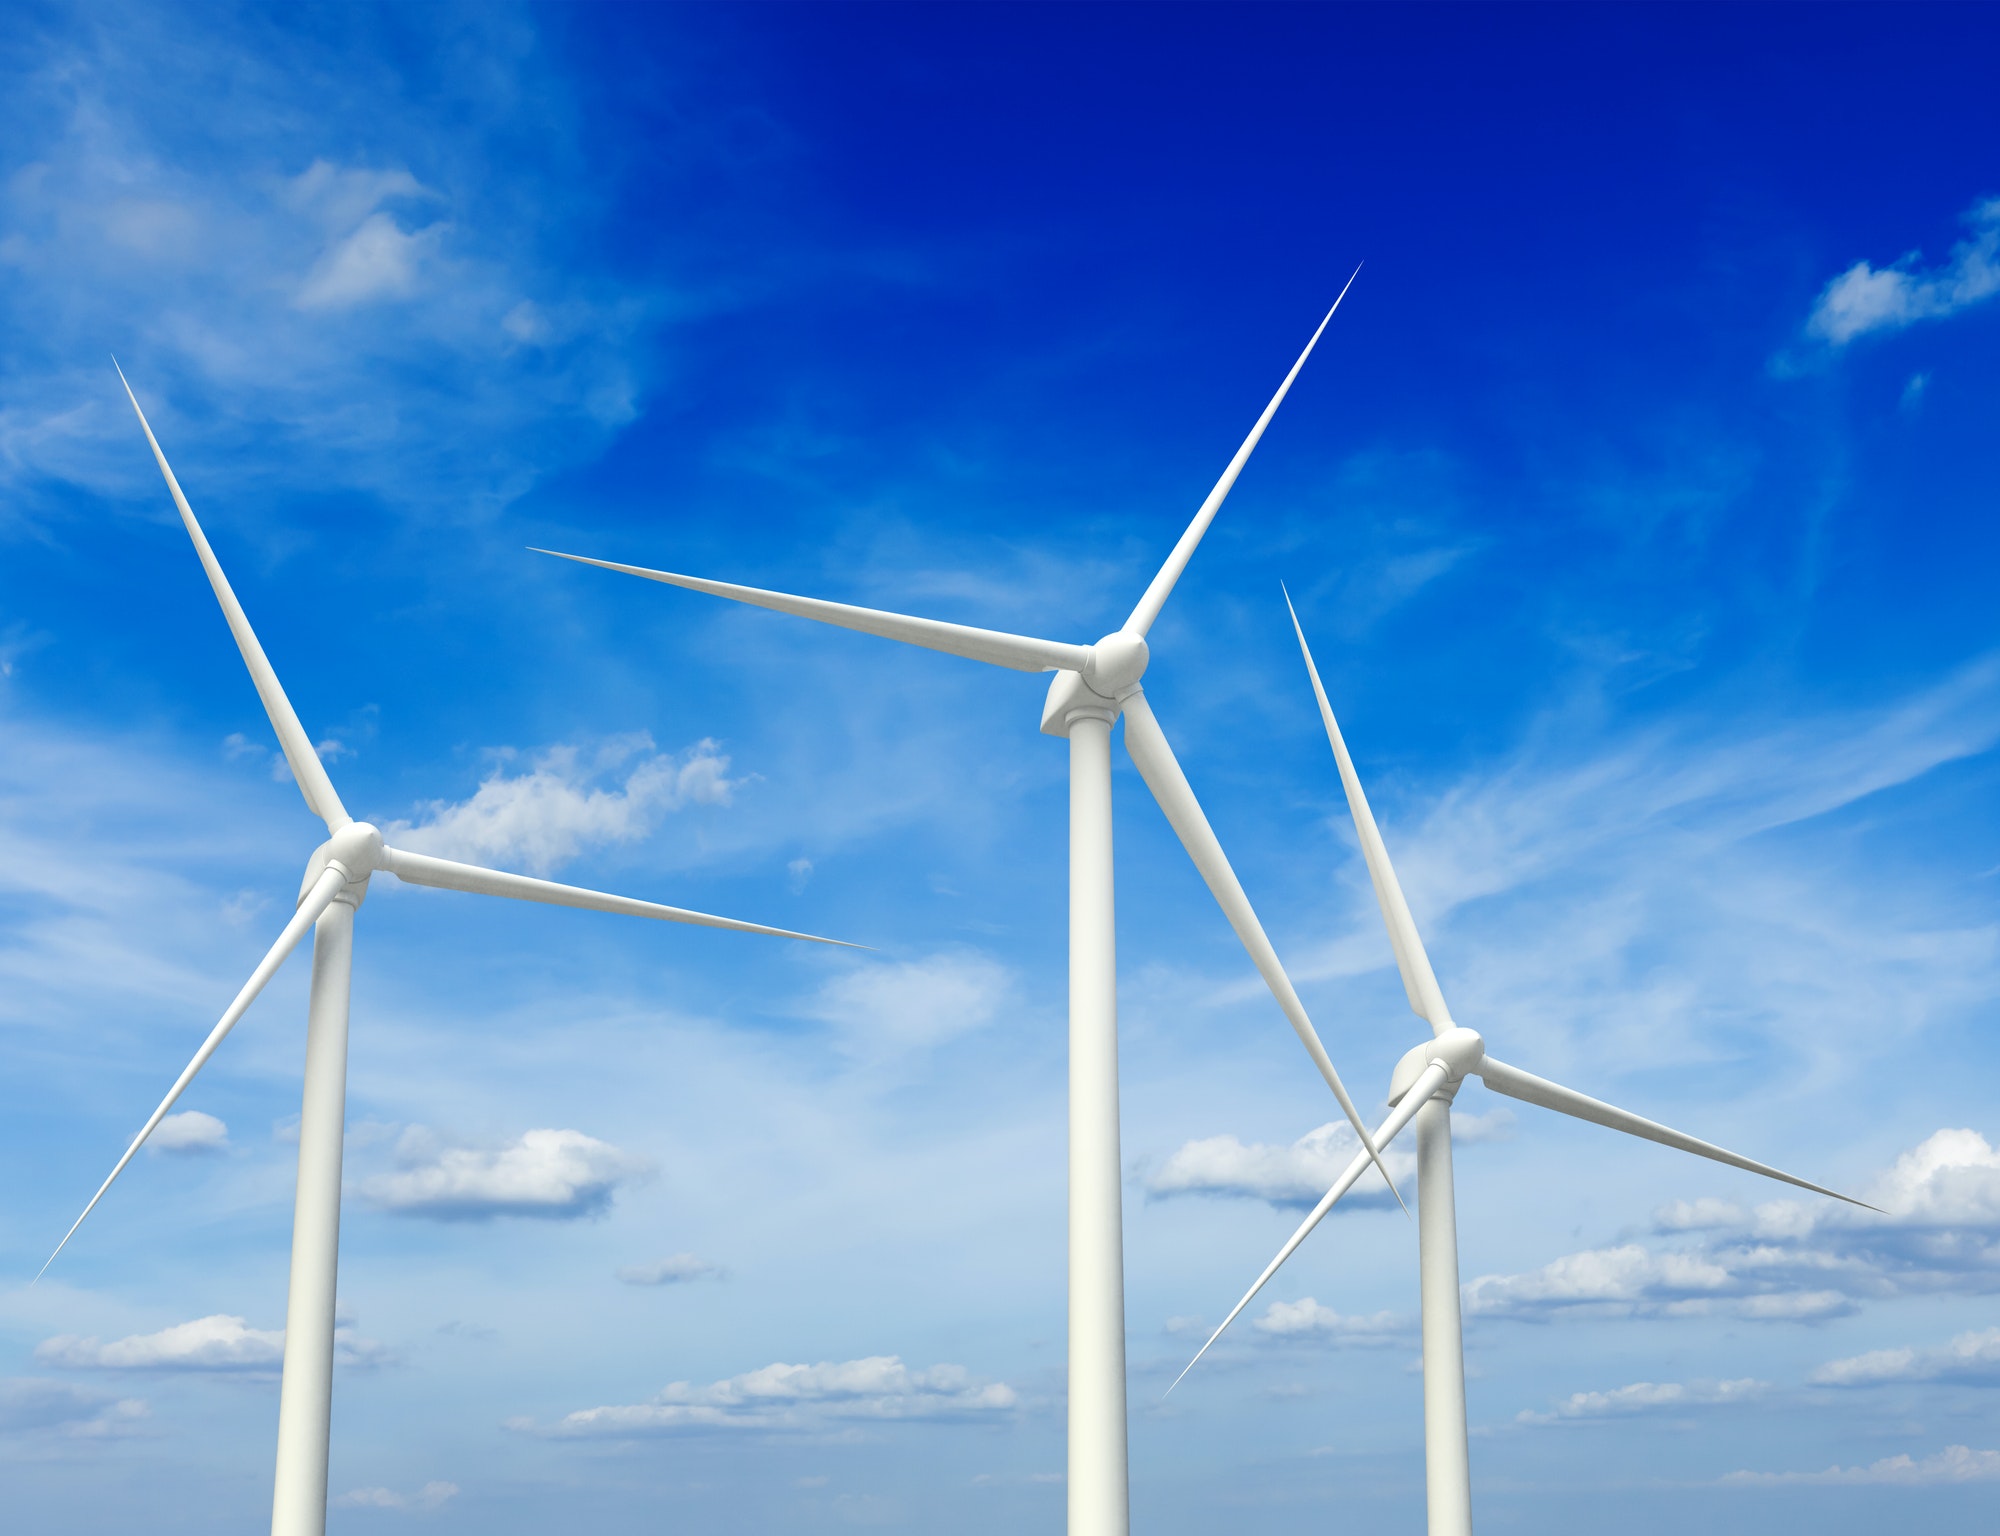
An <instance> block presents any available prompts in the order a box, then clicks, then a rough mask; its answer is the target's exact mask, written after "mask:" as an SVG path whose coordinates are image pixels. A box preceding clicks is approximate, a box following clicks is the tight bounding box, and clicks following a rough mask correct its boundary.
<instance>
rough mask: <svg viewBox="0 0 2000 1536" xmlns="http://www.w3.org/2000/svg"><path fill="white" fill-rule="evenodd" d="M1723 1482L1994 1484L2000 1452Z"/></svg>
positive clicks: (1946, 1452) (1968, 1451)
mask: <svg viewBox="0 0 2000 1536" xmlns="http://www.w3.org/2000/svg"><path fill="white" fill-rule="evenodd" d="M1719 1481H1720V1483H1721V1485H1722V1486H1723V1487H1725V1488H1768V1487H1773V1486H1779V1485H1790V1486H1793V1487H1798V1486H1810V1485H1818V1486H1823V1487H1839V1486H1848V1485H1855V1484H1864V1483H1878V1484H1890V1485H1894V1486H1900V1487H1905V1488H1935V1487H1940V1486H1943V1485H1947V1484H1952V1483H1990V1482H1995V1481H2000V1451H1975V1450H1973V1449H1972V1448H1971V1447H1969V1446H1963V1445H1948V1446H1946V1447H1945V1448H1944V1449H1943V1450H1941V1451H1939V1452H1938V1453H1937V1455H1935V1456H1926V1457H1925V1458H1924V1459H1923V1460H1922V1461H1918V1460H1916V1459H1915V1458H1913V1457H1911V1456H1908V1455H1902V1456H1885V1457H1883V1458H1882V1459H1881V1460H1880V1461H1872V1462H1870V1463H1869V1464H1868V1465H1867V1466H1865V1467H1842V1466H1831V1467H1828V1468H1827V1469H1826V1470H1825V1471H1823V1472H1731V1473H1730V1474H1729V1475H1728V1476H1726V1477H1724V1478H1721V1479H1719Z"/></svg>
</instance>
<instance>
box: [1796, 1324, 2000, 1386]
mask: <svg viewBox="0 0 2000 1536" xmlns="http://www.w3.org/2000/svg"><path fill="white" fill-rule="evenodd" d="M1808 1379H1809V1380H1810V1381H1811V1382H1812V1384H1813V1385H1814V1386H1817V1387H1875V1386H1882V1385H1885V1384H1887V1383H1891V1382H1901V1381H1956V1382H1965V1383H1968V1384H1972V1385H1977V1386H2000V1328H1986V1329H1982V1330H1978V1331H1975V1332H1972V1333H1961V1334H1959V1335H1958V1336H1957V1337H1956V1338H1954V1339H1953V1340H1952V1341H1951V1342H1950V1343H1949V1344H1946V1345H1944V1346H1943V1347H1942V1348H1939V1349H1910V1348H1903V1349H1874V1350H1870V1351H1869V1352H1868V1353H1867V1354H1865V1355H1853V1356H1850V1357H1849V1358H1847V1359H1845V1360H1829V1361H1828V1362H1827V1363H1826V1364H1825V1365H1822V1366H1821V1367H1820V1368H1819V1369H1818V1370H1816V1371H1814V1372H1813V1373H1812V1375H1811V1377H1810V1378H1808Z"/></svg>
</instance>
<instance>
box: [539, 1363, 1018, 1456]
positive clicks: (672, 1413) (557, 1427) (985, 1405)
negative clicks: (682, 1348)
mask: <svg viewBox="0 0 2000 1536" xmlns="http://www.w3.org/2000/svg"><path fill="white" fill-rule="evenodd" d="M1019 1402H1020V1398H1019V1397H1018V1395H1017V1394H1016V1393H1015V1391H1014V1389H1013V1388H1012V1387H1010V1386H1008V1385H1007V1384H1006V1383H1005V1382H999V1381H992V1382H982V1381H978V1380H975V1379H974V1378H973V1377H972V1376H971V1375H970V1374H968V1373H967V1371H966V1369H965V1368H964V1367H963V1366H959V1365H934V1366H932V1367H930V1368H929V1369H928V1370H921V1371H913V1370H911V1369H910V1368H909V1367H908V1366H906V1365H905V1364H903V1362H902V1361H901V1359H899V1358H898V1357H897V1356H895V1355H870V1356H869V1357H868V1358H866V1359H863V1360H847V1361H842V1362H839V1363H837V1364H836V1363H828V1362H821V1363H820V1364H818V1365H785V1364H782V1363H780V1364H776V1365H767V1366H765V1367H764V1368H763V1369H762V1370H756V1371H749V1372H746V1373H745V1374H743V1375H741V1376H731V1377H729V1378H728V1379H727V1380H724V1381H718V1382H713V1383H711V1384H710V1385H708V1386H705V1387H697V1386H694V1385H692V1384H691V1383H688V1382H685V1381H677V1382H675V1383H674V1384H673V1385H672V1386H670V1387H668V1388H667V1389H666V1390H665V1391H663V1392H661V1393H660V1394H659V1395H658V1396H656V1397H653V1398H651V1399H649V1400H648V1401H646V1402H643V1403H635V1404H632V1405H630V1406H626V1407H611V1408H583V1409H579V1410H578V1411H577V1412H575V1413H571V1414H566V1415H565V1416H564V1417H563V1418H561V1419H559V1420H557V1421H556V1422H555V1423H554V1424H552V1425H549V1426H547V1427H546V1428H544V1427H540V1426H537V1425H536V1424H535V1423H534V1422H533V1421H531V1420H525V1419H516V1420H513V1421H511V1423H510V1426H509V1427H510V1428H514V1429H520V1430H525V1431H529V1432H532V1433H538V1434H543V1435H549V1436H554V1437H557V1438H564V1439H570V1438H582V1437H616V1438H623V1437H626V1436H632V1435H656V1434H673V1433H678V1432H685V1431H689V1430H732V1429H749V1430H802V1429H812V1428H815V1427H819V1426H822V1425H825V1424H829V1423H832V1422H838V1421H854V1420H878V1421H880V1420H907V1419H961V1420H962V1419H979V1418H992V1417H997V1416H999V1415H1002V1414H1005V1413H1008V1412H1011V1411H1012V1410H1013V1409H1014V1408H1015V1407H1016V1406H1018V1404H1019Z"/></svg>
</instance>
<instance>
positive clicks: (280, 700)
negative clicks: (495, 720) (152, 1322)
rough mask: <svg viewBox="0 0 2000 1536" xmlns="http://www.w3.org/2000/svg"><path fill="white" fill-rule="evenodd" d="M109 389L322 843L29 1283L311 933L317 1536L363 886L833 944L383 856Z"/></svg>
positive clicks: (282, 1440)
mask: <svg viewBox="0 0 2000 1536" xmlns="http://www.w3.org/2000/svg"><path fill="white" fill-rule="evenodd" d="M118 379H119V382H120V383H121V384H125V395H126V398H127V399H129V400H131V402H132V409H133V411H135V412H136V413H137V414H138V417H139V425H140V427H141V428H142V429H143V430H144V431H145V434H146V441H147V443H148V444H149V445H150V446H151V447H152V450H153V457H154V458H155V459H156V460H158V461H159V466H160V473H161V474H162V475H164V476H165V477H166V482H167V489H168V491H169V492H171V493H172V495H173V498H174V505H175V506H176V507H177V508H179V510H180V514H181V521H182V523H184V524H185V525H186V526H187V531H188V537H189V538H191V539H192V540H194V548H195V553H196V555H198V556H199V557H200V559H201V564H202V569H203V570H205V571H206V572H207V573H208V583H209V585H210V586H211V587H213V588H214V589H215V596H216V601H217V602H219V603H220V604H221V605H222V614H223V617H224V618H225V619H226V620H227V621H228V623H229V632H230V633H231V634H232V635H233V636H235V638H236V648H237V649H238V650H239V651H241V652H242V653H243V662H244V665H245V666H247V667H248V668H249V669H250V681H251V682H252V683H253V684H254V685H255V686H256V689H257V696H258V698H259V699H261V700H262V701H263V704H264V713H265V714H266V715H268V716H269V717H270V720H271V728H272V729H273V730H274V731H276V732H277V735H278V745H279V747H280V748H281V749H282V750H283V752H284V754H285V761H286V763H288V764H289V765H290V766H291V770H292V777H293V778H294V779H296V780H297V781H298V786H299V791H300V793H301V794H303V795H304V796H305V800H306V807H307V809H309V810H310V811H311V812H312V813H313V814H314V815H315V816H317V817H319V818H320V820H322V821H324V822H325V823H326V830H327V834H328V835H327V840H326V841H325V842H323V843H321V844H320V845H319V847H318V848H316V849H314V850H313V854H312V857H311V858H310V859H308V860H307V861H306V872H305V880H304V881H303V883H302V884H301V885H300V887H299V902H298V910H297V911H296V912H294V913H293V914H292V920H291V921H290V922H288V923H287V924H286V925H285V929H284V932H282V933H280V934H279V935H278V941H277V943H275V944H273V945H272V946H271V948H270V951H269V952H268V953H267V954H266V955H265V956H264V958H263V959H262V960H261V961H259V962H258V965H257V968H256V970H254V971H252V972H251V973H250V979H249V980H248V981H246V982H245V983H244V984H243V989H242V991H240V992H238V993H237V994H236V1000H235V1001H234V1002H232V1003H231V1004H230V1005H229V1007H228V1009H227V1010H226V1011H225V1012H224V1013H223V1015H222V1018H221V1021H220V1022H219V1023H217V1024H216V1026H215V1028H214V1029H213V1030H211V1031H210V1032H209V1036H208V1038H207V1039H206V1040H204V1041H203V1042H202V1046H201V1049H200V1050H198V1051H196V1052H195V1053H194V1060H192V1061H190V1062H189V1063H188V1064H187V1068H186V1070H185V1071H183V1072H182V1073H181V1075H180V1076H179V1077H178V1078H176V1079H175V1080H174V1085H173V1087H172V1088H170V1089H168V1090H167V1096H166V1097H165V1098H164V1099H162V1100H161V1101H160V1107H159V1108H158V1109H156V1110H154V1111H153V1113H152V1117H151V1118H150V1119H148V1120H147V1121H146V1123H145V1125H143V1126H142V1127H140V1130H139V1134H138V1135H137V1136H135V1137H134V1138H133V1139H132V1145H131V1146H129V1147H127V1148H126V1149H125V1155H124V1156H123V1157H121V1158H119V1159H118V1166H117V1167H115V1168H113V1169H112V1170H111V1176H110V1178H107V1179H106V1180H105V1181H104V1183H103V1184H102V1185H100V1186H99V1187H98V1191H97V1193H96V1194H94V1195H92V1196H91V1197H90V1204H89V1205H86V1206H85V1207H84V1208H83V1215H82V1216H79V1217H77V1219H76V1221H75V1222H74V1223H73V1224H72V1225H71V1226H70V1229H69V1231H68V1232H65V1233H64V1234H63V1240H62V1242H60V1243H58V1244H56V1251H55V1253H52V1254H50V1255H49V1261H48V1264H44V1265H43V1266H42V1273H43V1274H46V1273H47V1272H48V1267H49V1264H53V1263H54V1262H55V1260H56V1254H59V1253H61V1252H62V1250H63V1248H64V1246H65V1245H66V1244H67V1243H68V1242H69V1240H70V1238H72V1237H73V1236H75V1235H76V1229H77V1228H78V1227H80V1226H82V1225H83V1222H84V1217H87V1216H89V1215H90V1213H91V1212H92V1211H93V1210H95V1209H96V1208H97V1203H98V1201H100V1200H102V1199H103V1198H104V1194H105V1191H106V1190H108V1189H110V1188H111V1185H112V1181H113V1180H115V1179H116V1178H117V1177H118V1175H119V1174H121V1173H123V1172H124V1171H125V1166H126V1164H128V1163H130V1162H131V1161H132V1158H133V1156H134V1155H135V1154H136V1153H137V1152H138V1150H139V1148H140V1147H142V1146H144V1145H145V1142H146V1138H147V1137H149V1136H151V1135H152V1134H153V1131H154V1128H155V1127H157V1126H158V1125H159V1123H160V1121H161V1120H162V1119H164V1118H165V1116H166V1113H167V1111H168V1110H170V1109H172V1108H173V1107H174V1102H175V1100H177V1099H179V1098H180V1096H181V1094H182V1093H183V1092H184V1091H185V1090H186V1088H187V1086H188V1084H189V1083H190V1082H192V1081H193V1080H194V1075H195V1074H196V1073H197V1072H199V1071H200V1070H201V1069H202V1066H203V1064H204V1063H205V1062H207V1060H208V1058H209V1057H210V1056H212V1055H214V1054H215V1049H216V1047H217V1046H219V1045H221V1044H222V1041H223V1038H224V1037H225V1036H226V1035H228V1033H229V1032H230V1030H232V1029H233V1028H235V1027H236V1021H237V1020H238V1019H240V1018H242V1017H243V1014H244V1012H245V1010H247V1009H248V1008H249V1006H250V1004H251V1003H252V1002H254V1001H255V1000H256V997H257V994H258V993H259V992H261V991H263V990H264V984H265V983H266V982H268V981H269V980H270V979H271V978H272V977H273V976H274V975H276V974H277V971H278V967H279V966H281V965H283V964H284V962H285V957H286V956H287V955H289V954H290V953H291V952H292V949H293V948H294V947H295V946H296V945H297V944H298V942H299V941H300V940H301V939H302V938H304V937H305V933H306V930H307V929H308V928H310V929H312V930H313V966H312V993H311V1001H310V1003H309V1005H308V1008H307V1015H306V1067H305V1097H304V1101H303V1104H302V1106H301V1109H300V1114H299V1182H298V1194H297V1201H296V1204H295V1205H294V1207H293V1215H292V1272H291V1285H290V1294H289V1296H288V1297H287V1300H286V1305H285V1359H284V1375H283V1381H282V1385H281V1386H280V1389H279V1397H278V1459H277V1478H276V1486H275V1490H274V1493H273V1497H272V1504H271V1532H272V1536H321V1533H322V1532H324V1530H325V1529H326V1463H327V1445H328V1437H329V1431H330V1427H331V1421H332V1411H333V1308H334V1284H335V1278H336V1271H337V1268H338V1257H339V1245H340V1160H341V1135H342V1130H343V1127H344V1123H345V1118H346V1107H347V1003H348V982H349V977H350V974H351V971H352V966H353V959H354V914H355V912H356V910H357V909H358V908H359V907H360V906H361V903H362V900H363V899H364V898H365V897H366V896H367V894H368V881H369V878H370V876H372V875H373V874H374V873H375V872H376V871H378V870H384V871H387V872H388V873H390V874H392V875H394V876H396V878H397V879H399V880H402V881H405V882H406V883H408V884H411V885H431V886H440V887H442V888H444V889H446V890H453V891H473V892H476V893H478V894H480V895H483V896H510V897H513V898H515V899H516V900H520V901H540V902H547V903H549V904H551V905H553V906H559V907H587V908H590V909H591V910H593V911H598V912H622V913H625V914H627V915H629V916H633V917H651V918H658V919H660V920H662V921H664V922H670V923H694V924H697V925H699V926H702V927H706V928H732V929H735V930H736V931H738V932H740V933H767V934H772V935H775V936H777V937H779V938H787V939H810V940H813V942H815V943H822V944H837V943H839V942H840V941H839V940H837V939H818V938H816V937H815V936H814V935H812V934H807V933H793V932H791V931H789V930H788V929H784V928H770V927H766V926H765V925H764V924H762V923H746V922H741V921H739V920H737V919H736V918H733V917H711V916H709V915H708V914H707V913H705V912H690V911H687V910H685V909H683V908H680V907H663V906H660V905H658V904H656V903H654V902H650V901H634V900H633V899H632V898H631V897H629V896H607V895H605V894H604V893H602V892H600V891H586V890H582V889H580V888H579V887H577V886H573V885H558V884H556V883H555V882H553V881H549V880H534V879H530V878H529V877H528V876H526V875H514V874H505V873H503V872H501V871H499V870H494V869H481V868H479V867H478V866H476V865H472V864H459V863H455V862H454V861H452V860H450V859H439V858H433V857H431V856H430V855H428V854H422V853H410V852H408V851H406V850H404V849H401V848H392V847H390V846H389V845H388V844H386V843H385V842H383V841H382V834H381V833H380V832H379V831H378V830H377V829H376V828H374V827H372V826H370V825H369V824H368V823H367V822H365V821H356V820H355V819H354V818H353V817H351V816H349V815H348V814H347V809H346V807H345V806H343V805H342V804H341V803H340V796H339V795H338V794H337V793H335V791H334V787H333V781H332V780H331V779H330V778H328V777H327V772H326V768H325V766H324V765H323V764H322V763H321V762H320V760H319V755H318V753H316V752H315V751H314V750H313V746H312V741H311V738H309V737H308V736H307V735H306V732H305V727H304V726H302V725H301V724H300V723H299V717H298V716H297V715H296V714H295V713H293V711H292V706H291V701H290V700H289V699H287V698H286V697H285V690H284V689H283V688H282V687H281V686H280V685H279V683H278V675H277V673H276V672H275V671H273V670H272V667H271V663H270V661H269V659H268V658H266V656H265V655H264V648H263V646H261V645H259V644H258V643H257V636H256V634H255V633H254V632H253V631H252V630H251V628H250V621H249V619H247V618H246V617H245V616H244V613H243V606H242V604H240V603H238V602H237V600H236V594H235V592H234V591H232V590H231V589H230V585H229V578H228V577H226V576H224V575H223V574H222V567H221V565H220V564H219V563H218V562H217V561H216V558H215V551H214V550H212V549H210V548H209V544H208V539H207V536H206V535H204V534H203V533H202V530H201V524H200V523H198V522H196V521H195V515H194V511H193V509H192V508H190V507H189V506H188V502H187V497H186V496H184V495H182V494H181V487H180V482H179V481H178V480H176V479H175V478H174V472H173V470H172V468H170V467H169V466H168V464H167V456H166V455H165V454H164V453H162V452H161V451H160V444H159V440H158V439H157V438H155V437H154V436H153V429H152V427H151V426H150V425H148V424H147V421H146V413H145V412H144V411H141V410H140V409H139V401H138V399H137V397H135V396H134V395H133V394H132V386H131V385H130V384H129V383H126V381H125V373H124V370H123V369H120V370H119V373H118ZM36 1278H37V1279H40V1278H41V1276H40V1275H37V1276H36Z"/></svg>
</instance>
